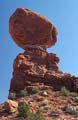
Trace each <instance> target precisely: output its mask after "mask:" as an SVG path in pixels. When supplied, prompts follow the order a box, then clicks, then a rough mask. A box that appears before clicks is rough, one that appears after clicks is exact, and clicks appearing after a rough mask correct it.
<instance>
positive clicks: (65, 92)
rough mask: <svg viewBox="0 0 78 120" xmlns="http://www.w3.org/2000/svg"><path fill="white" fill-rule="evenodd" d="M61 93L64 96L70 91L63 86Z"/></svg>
mask: <svg viewBox="0 0 78 120" xmlns="http://www.w3.org/2000/svg"><path fill="white" fill-rule="evenodd" d="M61 94H62V95H64V96H69V94H70V92H69V90H68V89H67V88H66V87H65V86H63V87H62V88H61Z"/></svg>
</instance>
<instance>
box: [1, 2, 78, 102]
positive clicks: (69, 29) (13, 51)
mask: <svg viewBox="0 0 78 120" xmlns="http://www.w3.org/2000/svg"><path fill="white" fill-rule="evenodd" d="M18 7H25V8H30V9H32V10H35V11H37V12H39V13H41V14H42V15H44V16H46V17H48V18H49V19H50V20H51V21H52V22H53V24H54V25H55V26H56V28H57V30H58V33H59V34H58V42H57V43H56V45H55V46H54V47H52V48H50V49H48V51H49V52H54V53H56V54H57V56H59V57H60V63H59V67H60V69H61V70H63V71H64V72H67V73H72V74H74V75H78V52H77V51H78V0H2V1H1V2H0V12H1V13H0V103H1V102H3V101H5V100H6V99H7V96H8V91H9V86H10V80H11V78H12V71H13V68H12V66H13V60H14V59H15V57H16V55H18V54H19V53H20V52H23V49H21V48H19V47H18V46H17V45H16V44H15V43H14V42H13V40H12V38H11V36H10V34H9V17H10V16H11V14H12V13H13V12H14V11H15V9H16V8H18Z"/></svg>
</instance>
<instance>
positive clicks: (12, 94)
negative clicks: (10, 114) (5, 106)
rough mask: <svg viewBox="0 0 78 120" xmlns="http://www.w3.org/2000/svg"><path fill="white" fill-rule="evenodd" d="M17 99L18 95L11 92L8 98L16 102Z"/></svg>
mask: <svg viewBox="0 0 78 120" xmlns="http://www.w3.org/2000/svg"><path fill="white" fill-rule="evenodd" d="M15 98H16V93H15V92H10V93H9V96H8V99H11V100H15Z"/></svg>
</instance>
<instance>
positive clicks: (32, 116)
mask: <svg viewBox="0 0 78 120" xmlns="http://www.w3.org/2000/svg"><path fill="white" fill-rule="evenodd" d="M18 111H19V117H24V118H26V119H27V120H45V118H44V116H43V115H42V114H41V113H40V111H38V112H36V113H32V112H30V108H29V105H28V104H23V105H20V106H19V107H18Z"/></svg>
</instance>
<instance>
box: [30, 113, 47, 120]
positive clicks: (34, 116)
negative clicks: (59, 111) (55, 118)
mask: <svg viewBox="0 0 78 120" xmlns="http://www.w3.org/2000/svg"><path fill="white" fill-rule="evenodd" d="M28 120H45V118H44V116H43V115H42V114H41V112H40V111H37V112H36V113H31V114H30V116H29V117H28Z"/></svg>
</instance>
